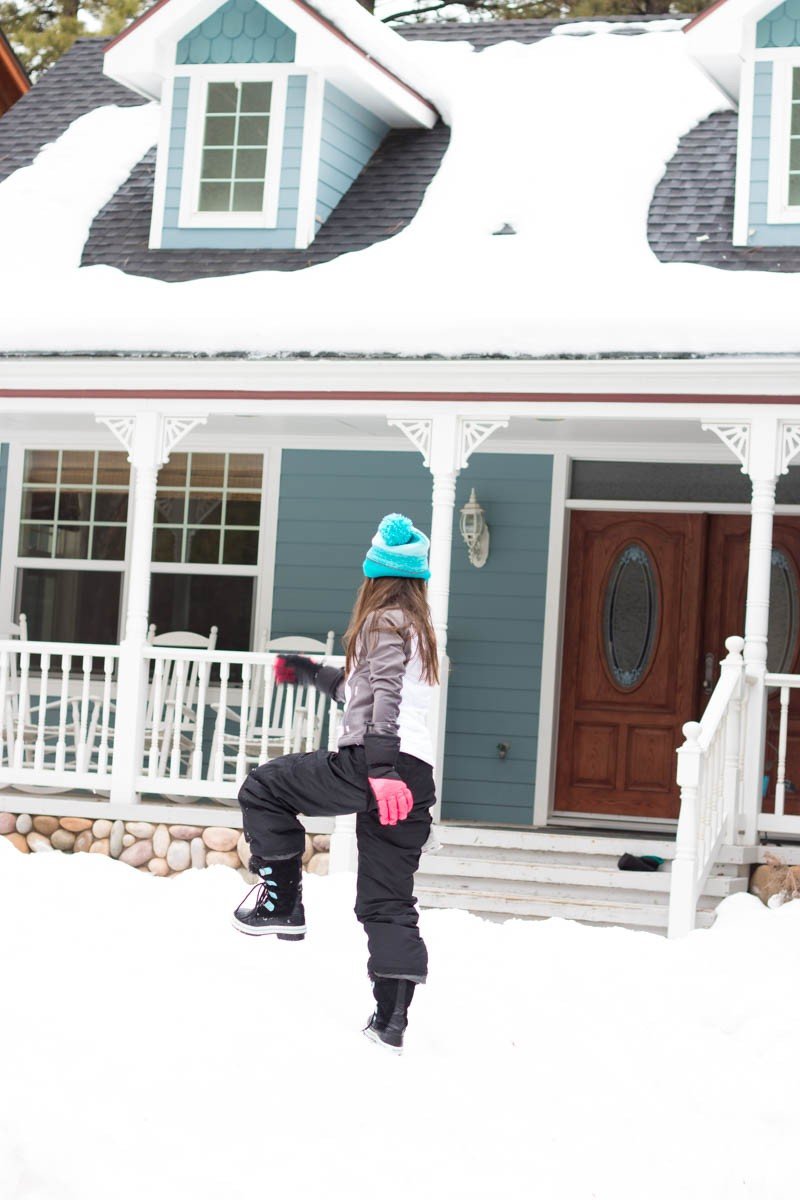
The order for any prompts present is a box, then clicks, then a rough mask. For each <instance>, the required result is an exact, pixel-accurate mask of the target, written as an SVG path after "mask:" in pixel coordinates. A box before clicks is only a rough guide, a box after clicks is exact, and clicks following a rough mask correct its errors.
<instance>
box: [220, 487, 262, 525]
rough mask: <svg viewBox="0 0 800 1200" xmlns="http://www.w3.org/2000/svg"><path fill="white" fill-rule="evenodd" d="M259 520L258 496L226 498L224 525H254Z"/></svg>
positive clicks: (259, 506)
mask: <svg viewBox="0 0 800 1200" xmlns="http://www.w3.org/2000/svg"><path fill="white" fill-rule="evenodd" d="M260 518H261V500H260V499H259V497H258V496H237V495H233V496H230V495H229V496H228V507H227V509H226V510H225V524H226V525H255V526H256V527H257V526H258V523H259V520H260Z"/></svg>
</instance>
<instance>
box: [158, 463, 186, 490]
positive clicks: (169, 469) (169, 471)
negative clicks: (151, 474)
mask: <svg viewBox="0 0 800 1200" xmlns="http://www.w3.org/2000/svg"><path fill="white" fill-rule="evenodd" d="M188 457H189V456H188V455H187V454H170V456H169V462H168V463H166V465H165V466H163V467H162V468H161V470H160V471H159V472H158V487H159V491H160V490H161V488H182V487H185V486H186V464H187V462H188Z"/></svg>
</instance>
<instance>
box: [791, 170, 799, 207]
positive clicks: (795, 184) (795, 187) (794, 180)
mask: <svg viewBox="0 0 800 1200" xmlns="http://www.w3.org/2000/svg"><path fill="white" fill-rule="evenodd" d="M789 203H790V204H800V175H790V176H789Z"/></svg>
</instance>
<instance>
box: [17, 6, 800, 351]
mask: <svg viewBox="0 0 800 1200" xmlns="http://www.w3.org/2000/svg"><path fill="white" fill-rule="evenodd" d="M363 16H364V17H365V18H366V17H367V14H366V13H364V14H363ZM600 30H601V31H600V32H597V33H592V34H589V35H587V36H559V37H550V38H547V39H545V40H544V41H542V42H539V43H537V44H535V45H532V46H525V45H520V44H517V43H511V42H507V43H503V44H501V45H498V46H496V47H493V48H491V49H489V50H486V51H484V52H482V53H481V54H475V53H472V52H470V50H469V49H468V47H466V46H465V45H464V44H460V43H455V44H435V43H428V44H423V43H415V44H413V45H410V46H408V47H406V48H405V49H407V50H408V51H409V52H410V53H411V52H413V53H414V54H415V55H416V56H418V58H419V63H420V65H421V68H423V67H424V69H426V70H427V71H428V72H429V74H430V76H431V77H433V76H436V78H437V79H438V81H439V88H438V90H439V93H440V95H439V97H438V98H439V102H440V103H441V106H442V110H443V111H444V113H445V115H446V117H447V119H448V120H449V121H450V122H451V124H452V140H451V145H450V148H449V150H448V152H447V154H446V156H445V158H444V161H443V163H442V166H441V168H440V170H439V173H438V175H437V177H436V178H435V179H434V181H433V183H432V184H431V186H430V188H429V189H428V192H427V195H426V197H425V200H424V202H423V204H422V206H421V208H420V211H419V213H418V214H417V216H416V218H415V219H414V221H413V222H412V223H411V225H410V226H409V227H408V228H407V229H406V230H404V231H403V232H402V233H401V234H399V235H398V236H397V237H395V238H393V239H391V240H390V241H388V242H384V243H382V244H380V245H377V246H373V247H370V248H369V249H366V250H363V251H360V252H358V253H354V254H350V255H346V256H343V257H342V258H340V259H338V260H336V261H334V262H331V263H327V264H324V265H322V266H317V267H314V268H309V269H306V270H303V271H298V272H294V273H288V274H287V273H281V272H269V271H262V272H254V273H252V274H249V275H243V276H237V277H232V278H225V279H212V280H197V281H194V282H189V283H182V284H166V283H162V282H160V281H156V280H149V279H141V278H135V277H129V276H125V275H124V274H123V273H122V272H120V271H117V270H114V269H111V268H106V267H92V268H87V269H82V270H79V269H76V268H75V266H74V262H75V247H76V245H77V244H78V242H79V241H80V240H81V239H82V238H83V237H85V235H86V226H87V213H88V212H90V211H91V210H99V208H100V207H102V205H103V203H105V201H106V200H107V198H108V195H109V192H110V191H113V186H114V183H115V180H116V181H117V182H122V180H123V179H124V177H125V176H126V174H127V172H128V170H129V169H130V167H131V166H132V165H133V163H134V162H135V161H136V160H137V158H138V157H139V156H140V155H141V153H142V152H143V149H144V147H145V145H146V143H147V141H148V140H149V139H152V137H153V136H154V129H155V115H154V114H150V113H149V112H147V111H144V112H143V111H142V110H132V109H118V110H116V111H114V110H111V111H109V110H105V112H104V115H103V116H102V119H101V118H100V116H99V114H92V115H91V116H90V117H85V118H82V119H81V120H80V121H78V122H76V124H75V125H74V126H73V127H72V128H71V129H70V130H68V131H67V132H66V133H65V134H64V135H63V137H62V138H61V139H59V142H58V143H57V145H56V147H54V148H53V149H52V150H48V151H46V152H44V153H43V154H42V155H40V157H39V159H38V160H37V161H36V163H35V164H34V165H33V166H32V167H31V168H29V169H28V171H27V178H26V188H27V193H26V194H27V195H28V196H32V197H33V198H34V202H32V203H31V204H30V205H28V206H26V205H25V204H23V203H21V202H20V194H19V185H18V183H17V182H16V179H17V177H16V176H12V177H11V178H10V179H9V181H8V182H7V183H5V184H2V185H0V231H2V232H0V238H2V242H0V245H1V246H2V249H3V253H4V259H3V261H4V266H5V252H6V249H7V248H9V247H12V246H17V245H22V246H24V247H25V249H26V251H27V253H26V254H25V255H24V256H18V257H13V258H12V260H11V261H12V266H11V268H10V270H6V271H5V273H4V278H5V280H6V282H7V284H8V291H9V294H13V295H14V296H15V300H16V303H15V306H14V310H13V311H12V312H10V313H8V314H4V320H3V322H2V328H0V349H3V350H31V351H36V350H43V351H48V350H100V351H102V350H109V351H114V350H129V351H137V350H142V351H148V350H151V351H170V350H174V351H199V352H206V353H215V352H223V351H229V352H244V353H248V352H251V353H255V354H275V353H292V352H312V353H315V352H316V353H325V352H326V351H334V352H337V353H356V354H359V353H367V354H369V353H385V352H391V353H398V354H407V355H416V354H423V353H439V354H445V355H458V354H464V353H467V354H477V353H486V354H491V353H505V354H527V355H543V354H563V353H578V354H587V353H595V352H604V351H605V352H642V353H648V352H666V353H668V352H675V351H688V352H697V353H705V352H769V351H789V352H791V351H797V350H800V329H798V317H797V313H798V301H800V279H798V278H796V277H794V276H792V275H775V274H768V273H756V272H724V271H717V270H713V269H710V268H707V267H701V266H696V265H688V264H662V263H659V262H658V261H657V260H656V259H655V257H654V255H653V254H652V252H651V251H650V249H649V246H648V244H647V213H648V208H649V204H650V200H651V198H652V194H653V189H654V187H655V185H656V183H657V181H658V179H659V178H660V176H661V175H662V173H663V170H664V165H665V163H666V162H668V161H669V159H670V158H671V156H672V155H673V153H674V152H675V149H676V146H677V144H678V140H679V138H680V137H681V136H682V135H683V134H684V133H686V132H687V131H688V130H689V129H691V128H692V127H693V126H694V125H696V124H697V122H699V121H701V120H702V119H703V118H704V117H706V116H708V115H709V114H710V113H711V112H713V111H715V110H718V109H721V108H725V107H727V104H728V102H727V101H726V100H724V99H723V98H722V96H721V94H720V93H719V92H718V91H717V90H716V89H715V88H714V87H713V86H712V84H711V83H710V82H709V81H708V80H707V79H706V77H705V76H704V75H703V74H702V73H701V72H700V71H699V69H698V68H697V67H695V66H694V65H693V63H692V62H691V61H690V60H689V58H688V56H687V53H686V45H685V39H684V38H683V36H682V35H681V34H680V32H678V31H676V29H675V23H674V22H666V23H664V26H663V27H662V25H661V23H653V24H652V25H648V26H647V32H646V33H642V34H640V35H637V36H618V35H617V34H616V33H614V32H612V31H611V30H608V29H604V26H603V24H602V23H601V24H600ZM151 123H152V124H151ZM67 141H68V142H69V149H70V154H71V155H75V161H81V162H82V163H85V162H86V161H87V160H91V161H94V160H95V159H96V162H95V165H94V168H93V169H87V170H86V171H81V172H77V171H76V172H74V173H70V172H68V171H67V169H66V166H65V165H64V163H63V160H62V159H59V158H57V157H56V156H57V152H58V149H59V147H61V146H62V144H66V143H67ZM19 174H25V173H24V172H20V173H19ZM40 194H41V195H45V196H49V195H57V196H58V197H60V198H61V199H60V200H59V203H58V205H55V204H54V205H52V206H51V207H50V209H49V210H48V212H47V214H46V219H47V222H48V245H52V244H54V243H63V245H64V246H65V247H69V249H68V251H65V253H64V256H63V258H62V257H59V258H58V269H52V268H51V269H49V270H45V269H44V268H43V269H42V270H41V272H40V271H39V270H35V271H34V270H31V266H30V264H31V259H30V253H31V252H32V250H31V248H32V247H35V245H36V243H37V241H38V240H39V239H40V238H41V237H42V236H43V230H42V221H43V219H44V218H43V208H42V205H43V203H44V201H39V200H38V197H39V195H40ZM76 197H79V200H80V202H79V203H78V202H77V199H76ZM70 201H74V202H70ZM504 225H511V226H513V228H514V230H515V231H516V236H507V237H495V236H493V235H494V234H495V232H496V231H497V230H499V229H500V228H501V227H502V226H504ZM67 258H68V259H69V262H70V264H71V266H70V269H69V270H67V269H62V267H63V266H64V263H65V260H66V259H67ZM35 261H36V263H37V266H38V264H39V263H40V262H41V260H40V259H36V260H35ZM9 276H10V277H9Z"/></svg>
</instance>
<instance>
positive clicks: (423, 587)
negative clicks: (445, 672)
mask: <svg viewBox="0 0 800 1200" xmlns="http://www.w3.org/2000/svg"><path fill="white" fill-rule="evenodd" d="M392 608H399V609H400V610H401V612H402V613H403V616H404V618H405V620H404V624H403V625H401V626H397V625H395V623H394V622H390V621H386V622H385V623H381V621H380V616H379V617H378V620H377V621H376V624H375V629H376V630H380V629H395V628H399V629H400V631H401V632H405V631H409V632H411V633H412V634H415V635H416V638H417V643H418V645H419V657H420V661H421V663H422V677H423V679H424V680H425V682H426V683H429V684H436V683H438V682H439V655H438V652H437V650H436V634H435V633H434V629H433V624H432V622H431V613H430V609H429V608H428V587H427V584H426V582H425V580H424V579H401V578H399V577H397V576H394V575H387V576H384V577H383V578H381V579H365V580H364V582H363V583H362V584H361V587H360V588H359V589H358V595H357V596H356V602H355V604H354V605H353V612H352V615H351V617H350V624H349V625H348V627H347V632H346V633H345V635H344V637H343V639H342V641H343V642H344V648H345V653H346V655H347V657H346V659H345V673H346V674H347V675H349V674H350V671H351V670H352V668H353V664H354V662H355V658H356V648H357V645H358V641H359V637H360V635H361V632H362V630H363V628H364V625H365V623H366V621H367V620H368V618H369V617H371V616H372V614H373V613H378V614H380V613H382V612H383V613H385V612H387V611H388V610H389V609H392Z"/></svg>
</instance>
